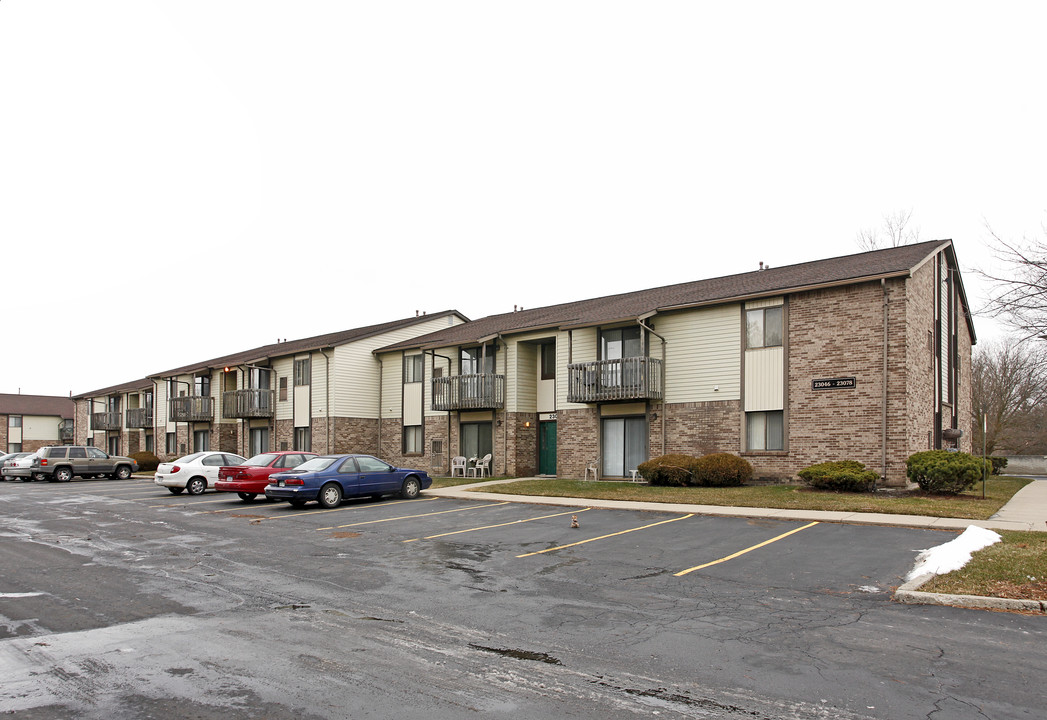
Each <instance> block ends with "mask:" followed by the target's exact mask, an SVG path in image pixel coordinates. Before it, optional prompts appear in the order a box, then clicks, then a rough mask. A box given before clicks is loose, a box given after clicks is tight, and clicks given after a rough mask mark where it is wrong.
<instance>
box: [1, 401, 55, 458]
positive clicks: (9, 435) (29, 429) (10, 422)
mask: <svg viewBox="0 0 1047 720" xmlns="http://www.w3.org/2000/svg"><path fill="white" fill-rule="evenodd" d="M72 438H73V401H72V399H70V398H68V397H61V396H54V395H21V394H9V393H0V449H3V451H4V452H33V451H35V450H38V449H39V448H42V447H44V446H45V445H57V444H59V443H67V442H71V441H72Z"/></svg>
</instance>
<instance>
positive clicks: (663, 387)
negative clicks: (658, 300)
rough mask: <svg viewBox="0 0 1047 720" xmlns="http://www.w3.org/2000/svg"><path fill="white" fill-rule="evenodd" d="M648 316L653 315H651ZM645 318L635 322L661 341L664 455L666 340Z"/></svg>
mask: <svg viewBox="0 0 1047 720" xmlns="http://www.w3.org/2000/svg"><path fill="white" fill-rule="evenodd" d="M648 317H654V316H653V315H651V316H648ZM646 319H647V318H642V317H640V318H636V323H637V324H638V325H639V326H640V327H642V328H643V329H644V330H646V331H647V332H649V333H651V334H652V335H654V336H655V337H656V338H658V339H659V340H661V341H662V387H661V388H660V390H661V393H662V452H661V453H660V454H661V455H665V343H666V340H665V338H663V337H662V336H661V335H659V334H658V333H656V332H655V331H654V329H653V328H651V327H650V326H649V325H647V323H645V322H644V320H646Z"/></svg>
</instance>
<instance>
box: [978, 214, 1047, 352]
mask: <svg viewBox="0 0 1047 720" xmlns="http://www.w3.org/2000/svg"><path fill="white" fill-rule="evenodd" d="M989 232H990V233H992V230H991V229H990V231H989ZM1044 232H1045V234H1047V228H1044ZM992 236H993V240H994V242H993V253H994V254H995V255H996V257H997V259H999V260H1001V261H1002V262H1003V263H1004V265H1005V266H1006V270H1005V271H1003V272H1000V273H997V274H994V273H989V272H986V271H980V274H981V275H982V276H983V277H985V278H987V279H989V280H991V281H992V282H993V284H994V287H993V297H992V299H991V300H990V301H989V305H988V307H987V308H986V312H987V313H988V314H989V315H991V316H992V317H998V318H1001V319H1002V320H1003V321H1004V322H1006V323H1007V324H1008V325H1010V326H1011V327H1012V328H1014V329H1015V330H1017V331H1018V332H1019V333H1020V334H1021V336H1022V339H1032V338H1038V339H1040V340H1047V241H1045V240H1044V239H1042V238H1040V239H1036V240H1029V239H1028V238H1026V239H1025V240H1023V241H1022V242H1021V243H1020V244H1019V243H1009V242H1006V241H1004V240H1002V239H1000V237H999V236H998V235H996V233H992Z"/></svg>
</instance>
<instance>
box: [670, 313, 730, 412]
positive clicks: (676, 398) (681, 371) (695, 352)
mask: <svg viewBox="0 0 1047 720" xmlns="http://www.w3.org/2000/svg"><path fill="white" fill-rule="evenodd" d="M653 320H654V328H655V331H656V332H657V333H658V334H659V335H661V336H662V337H664V338H665V339H666V341H667V343H666V346H665V400H666V402H669V403H685V402H709V401H717V400H719V401H723V400H738V399H740V398H741V374H742V373H741V342H742V340H741V338H742V313H741V308H740V307H739V306H738V305H720V306H717V307H712V308H701V309H698V310H690V311H686V312H681V313H674V314H672V315H659V316H656V317H655V318H654V319H653ZM650 354H651V357H652V358H660V357H661V341H660V340H659V339H658V338H656V337H652V339H651V351H650Z"/></svg>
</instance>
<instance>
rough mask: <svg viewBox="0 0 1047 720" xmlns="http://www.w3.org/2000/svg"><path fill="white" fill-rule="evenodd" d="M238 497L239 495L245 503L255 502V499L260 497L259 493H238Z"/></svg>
mask: <svg viewBox="0 0 1047 720" xmlns="http://www.w3.org/2000/svg"><path fill="white" fill-rule="evenodd" d="M237 495H239V496H240V499H241V500H243V501H244V502H253V501H254V499H255V498H256V497H258V493H237Z"/></svg>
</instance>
